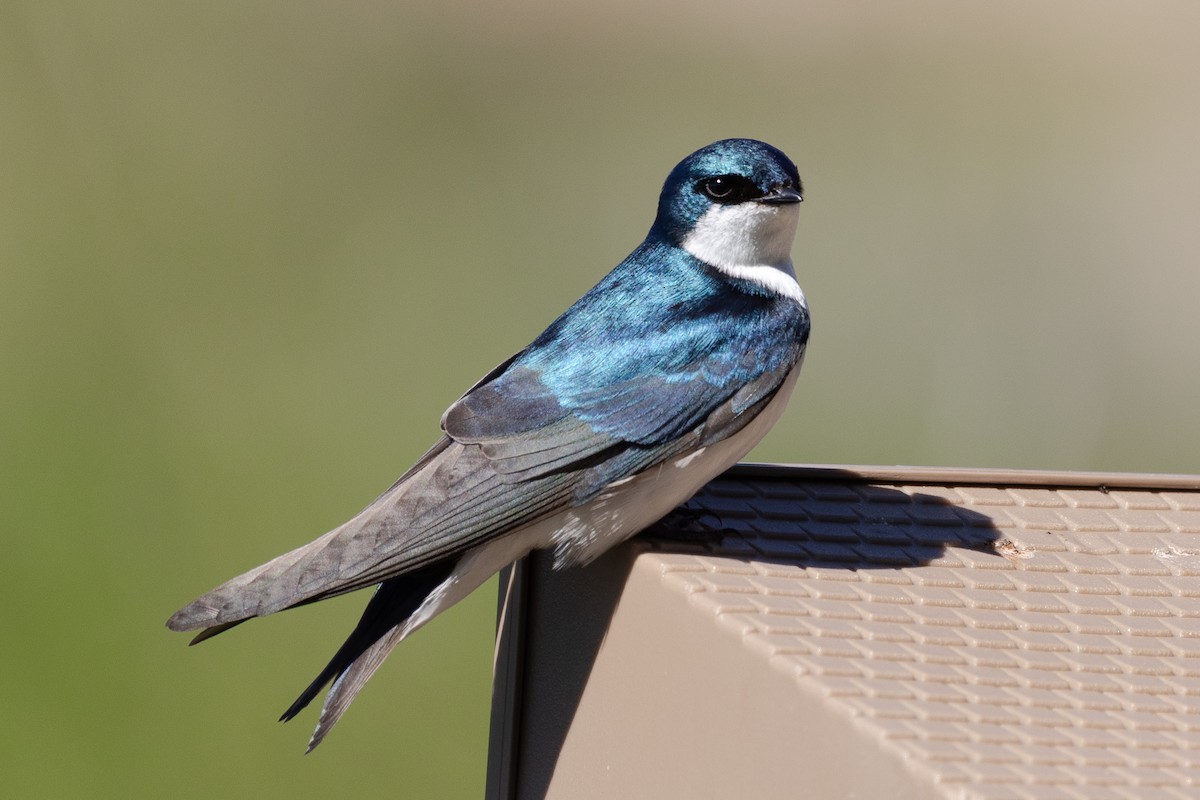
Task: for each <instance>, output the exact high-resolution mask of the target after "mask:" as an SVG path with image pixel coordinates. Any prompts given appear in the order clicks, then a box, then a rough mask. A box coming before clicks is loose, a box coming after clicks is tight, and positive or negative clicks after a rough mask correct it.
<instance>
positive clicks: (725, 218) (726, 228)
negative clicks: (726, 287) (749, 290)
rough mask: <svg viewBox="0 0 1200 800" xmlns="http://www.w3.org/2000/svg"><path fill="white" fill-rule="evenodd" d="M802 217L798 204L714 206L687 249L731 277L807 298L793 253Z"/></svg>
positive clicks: (687, 240)
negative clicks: (798, 279) (799, 221)
mask: <svg viewBox="0 0 1200 800" xmlns="http://www.w3.org/2000/svg"><path fill="white" fill-rule="evenodd" d="M798 218H799V208H798V207H797V206H796V205H792V204H788V205H766V204H763V203H755V202H748V203H739V204H738V205H735V206H720V205H718V206H713V207H712V208H710V209H709V210H708V211H706V212H705V213H704V215H703V216H702V217H700V219H699V220H697V222H696V227H695V228H694V229H693V230H692V232H691V233H689V234H688V235H687V236H686V237H685V238H684V240H683V242H682V245H683V249H684V250H686V251H687V252H689V253H691V254H692V255H694V256H695V257H696V258H698V259H700V260H701V261H703V262H704V263H706V264H711V265H712V266H714V267H716V268H717V269H719V270H721V271H722V272H724V273H725V274H726V275H729V276H730V277H734V278H740V279H742V280H747V281H752V282H754V283H757V284H759V285H760V286H764V287H766V288H767V289H769V290H771V291H773V292H776V293H778V294H781V295H783V296H784V297H790V298H792V299H793V300H796V301H798V302H800V303H803V302H804V292H802V291H801V290H800V284H799V283H797V282H796V273H795V271H794V270H793V268H792V259H791V251H792V242H793V240H794V239H795V238H796V222H797V220H798Z"/></svg>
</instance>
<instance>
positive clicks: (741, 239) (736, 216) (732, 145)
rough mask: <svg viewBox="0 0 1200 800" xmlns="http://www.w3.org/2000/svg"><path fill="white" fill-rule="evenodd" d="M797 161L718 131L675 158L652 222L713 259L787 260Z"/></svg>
mask: <svg viewBox="0 0 1200 800" xmlns="http://www.w3.org/2000/svg"><path fill="white" fill-rule="evenodd" d="M801 191H802V187H801V185H800V175H799V174H797V172H796V165H795V164H793V163H792V162H791V159H789V158H788V157H787V156H786V155H784V154H783V153H782V152H781V151H780V150H778V149H777V148H774V147H772V146H771V145H769V144H767V143H765V142H759V141H756V140H754V139H723V140H721V141H719V142H714V143H713V144H710V145H709V146H708V147H704V148H701V149H699V150H697V151H696V152H694V153H692V154H691V155H690V156H688V157H687V158H685V159H684V160H683V161H680V162H679V164H678V166H676V167H675V169H673V170H671V174H670V175H668V176H667V180H666V183H665V184H664V185H663V190H662V195H661V196H660V197H659V201H658V217H657V218H656V219H655V221H654V228H655V230H656V231H657V232H658V233H659V234H660V235H662V236H664V237H665V238H666V239H667V241H668V242H670V243H671V244H674V245H676V246H677V247H682V248H683V249H685V250H687V251H688V252H690V253H692V255H694V256H696V257H697V258H700V259H701V260H703V261H706V262H708V263H710V264H713V265H714V266H718V267H725V266H729V267H742V266H755V265H776V264H781V263H782V262H785V261H790V258H789V256H790V252H791V247H792V240H793V239H794V238H795V234H796V220H797V216H798V215H797V208H796V206H797V204H798V203H800V201H801V200H802V199H803V198H802V196H801Z"/></svg>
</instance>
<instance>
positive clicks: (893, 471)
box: [729, 462, 1200, 491]
mask: <svg viewBox="0 0 1200 800" xmlns="http://www.w3.org/2000/svg"><path fill="white" fill-rule="evenodd" d="M729 474H732V475H735V476H738V477H746V478H752V477H755V478H802V479H804V480H806V481H829V482H833V481H836V482H839V483H887V484H910V483H911V484H939V485H947V486H1022V487H1047V486H1053V487H1087V488H1089V489H1096V490H1099V491H1107V490H1110V489H1140V490H1143V491H1144V490H1174V491H1200V475H1173V474H1164V473H1150V472H1147V473H1140V472H1073V471H1069V470H1031V469H987V468H979V467H910V466H892V467H886V466H863V465H851V464H845V465H843V464H769V463H759V462H747V463H742V464H735V465H734V466H733V467H732V468H730V470H729Z"/></svg>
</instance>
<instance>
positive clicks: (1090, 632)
mask: <svg viewBox="0 0 1200 800" xmlns="http://www.w3.org/2000/svg"><path fill="white" fill-rule="evenodd" d="M630 549H631V552H632V555H630V556H629V558H630V563H632V564H634V566H633V567H632V568H630V569H629V570H628V572H627V574H628V580H627V582H626V583H625V590H624V591H625V594H624V596H623V597H621V599H620V601H619V603H618V604H615V605H614V606H613V607H612V608H615V610H612V608H610V612H611V618H612V624H611V626H609V628H608V629H607V630H606V631H604V633H603V636H602V637H600V638H601V639H602V640H603V643H602V644H601V643H600V639H597V640H596V644H595V648H596V650H595V653H594V654H593V656H592V661H591V663H590V665H585V666H587V667H588V668H585V669H584V670H583V672H584V673H585V674H588V673H589V672H590V677H589V678H587V686H585V687H582V688H578V689H577V690H572V692H574V694H572V693H571V692H563V693H560V694H559V695H554V693H553V687H552V686H551V687H550V688H549V689H547V694H546V695H545V696H543V694H542V693H531V691H530V689H529V688H528V684H529V681H531V680H533V681H537V682H538V683H537V685H538V686H539V687H541V686H545V685H547V676H551V677H550V680H549V682H550V683H553V676H559V679H561V676H562V674H563V673H564V672H565V671H567V670H564V668H563V667H562V665H561V663H559V664H557V666H556V665H555V664H546V663H542V662H541V661H539V658H541V659H545V658H550V659H551V660H553V659H560V660H561V659H562V658H564V656H562V655H561V650H563V649H569V648H570V645H571V642H570V640H569V635H570V632H571V631H573V630H574V627H573V626H575V625H577V624H578V621H579V619H580V618H581V617H583V616H586V613H587V612H586V609H585V610H583V611H581V610H579V609H577V608H575V607H574V606H570V607H569V608H568V609H567V610H563V609H564V607H563V606H562V604H564V603H573V602H576V601H574V600H566V599H564V598H569V597H574V596H575V595H576V594H577V592H576V591H575V589H570V590H567V591H564V590H561V589H556V588H555V587H556V586H559V584H556V583H555V581H561V580H567V579H564V578H561V577H559V574H553V573H551V572H550V571H549V570H548V569H544V577H543V578H541V579H540V580H541V583H538V584H536V585H537V586H538V587H540V588H539V589H538V593H537V597H538V599H537V602H538V603H542V604H546V605H549V606H550V607H551V608H552V610H551V611H550V612H543V613H549V614H550V616H549V617H546V616H544V617H543V618H542V619H540V621H538V622H536V624H534V625H533V627H531V629H530V630H531V631H535V632H536V630H539V629H540V630H545V631H547V633H544V634H542V636H541V641H540V642H539V639H538V637H537V636H533V635H531V641H530V642H529V644H528V645H527V646H526V648H525V649H526V650H527V651H528V652H529V656H528V664H527V665H526V666H525V667H524V669H525V671H527V672H529V673H530V675H531V676H532V677H526V678H525V679H524V680H525V682H526V689H525V692H524V695H525V704H526V709H527V714H528V715H529V716H530V717H532V718H535V719H538V720H541V719H542V718H543V717H544V713H543V712H541V711H539V710H538V707H537V703H538V702H544V703H546V706H547V708H549V707H550V706H552V705H553V706H554V707H555V708H557V707H559V706H562V705H570V704H573V705H571V708H572V711H571V712H570V713H567V714H566V715H565V716H566V717H567V718H568V720H567V721H566V722H564V723H563V727H564V729H565V732H564V733H563V734H562V735H561V736H560V737H559V739H558V740H557V741H556V742H555V744H554V745H553V746H552V747H551V748H550V749H549V751H548V754H547V752H540V753H539V755H538V757H537V758H534V759H531V760H530V761H528V763H527V764H526V766H525V767H524V769H525V771H526V772H527V773H528V772H530V771H533V772H536V771H537V770H538V769H542V770H543V771H544V772H546V774H545V775H542V776H541V777H538V778H537V780H535V781H534V782H533V783H534V784H535V787H534V788H535V790H534V791H531V792H522V793H518V794H520V796H543V795H551V796H576V797H582V796H598V797H599V796H606V794H607V795H609V796H616V795H612V794H611V792H612V791H615V790H617V789H618V788H621V787H624V788H623V790H624V791H628V790H629V786H650V784H649V783H644V782H643V783H639V782H638V780H641V779H636V775H634V776H633V777H631V778H630V782H629V783H628V784H620V783H619V779H620V775H621V770H622V769H624V768H625V767H626V765H625V762H627V761H629V760H630V759H637V758H639V754H640V753H645V754H646V757H647V758H648V759H650V758H653V757H655V754H654V750H655V749H656V748H657V749H662V748H664V747H666V745H665V743H666V742H670V741H675V740H680V739H684V740H686V741H687V744H686V748H685V749H688V750H691V751H695V750H696V749H698V748H701V749H703V748H705V746H706V742H707V743H708V744H709V745H710V749H711V751H712V752H705V753H701V754H699V755H698V758H697V761H698V763H699V767H693V768H689V769H690V770H691V771H680V773H679V774H678V775H675V776H673V777H671V778H670V779H669V780H664V785H665V786H668V787H672V786H673V787H676V788H680V789H681V790H682V787H683V786H684V783H683V782H685V781H686V780H688V775H691V774H692V772H694V770H695V769H700V770H701V771H703V770H704V769H706V768H709V769H710V770H711V771H710V772H708V773H707V777H705V778H704V780H698V781H697V783H696V785H695V786H692V787H690V788H689V789H688V791H689V796H707V795H706V787H710V788H711V789H712V792H713V796H718V795H719V794H720V793H721V792H725V791H729V789H728V787H722V788H721V789H720V790H719V791H718V790H717V788H716V787H718V785H719V784H720V781H721V775H722V774H724V773H725V772H727V771H729V770H731V769H734V768H735V763H734V762H736V761H738V760H743V761H744V760H746V758H747V757H746V756H744V755H743V756H733V755H729V753H730V752H733V751H734V750H735V748H736V745H735V743H736V741H737V740H738V739H743V738H746V737H747V736H753V735H756V734H765V736H766V738H767V739H768V740H769V739H770V738H771V737H775V738H776V739H785V740H786V742H784V744H785V745H786V746H787V747H792V748H793V749H792V750H791V751H789V750H787V749H786V748H785V749H784V750H782V751H780V752H777V753H775V754H774V755H771V754H770V753H771V750H770V745H755V746H754V748H757V749H754V748H748V749H746V750H745V753H749V754H751V755H750V756H749V759H750V760H751V761H752V762H753V761H755V755H754V754H761V755H760V757H759V758H758V759H757V764H756V765H755V769H757V770H761V771H763V772H764V773H770V775H771V777H769V778H767V779H764V781H763V783H762V784H760V785H758V786H757V788H753V789H751V788H749V787H748V788H747V790H746V792H744V793H742V796H758V797H763V796H768V795H770V796H775V795H773V794H770V791H771V789H772V788H778V789H780V790H781V791H779V792H778V795H779V796H821V797H832V796H857V797H876V796H878V797H888V796H893V797H901V796H903V797H955V798H957V797H964V798H966V797H970V798H975V797H979V798H1046V797H1068V798H1088V799H1089V800H1091V799H1092V798H1108V797H1113V798H1116V797H1120V798H1152V797H1170V798H1192V797H1198V796H1200V479H1197V478H1179V477H1170V476H1119V475H1080V474H1057V475H1053V474H1038V473H1021V472H1004V473H987V472H978V471H976V472H970V471H966V472H964V471H944V470H943V471H938V470H921V469H912V470H904V469H894V470H879V469H867V468H861V469H859V468H853V469H851V468H847V469H833V468H826V469H811V468H807V469H806V468H782V467H774V468H769V467H768V468H755V467H739V468H735V469H734V470H733V471H731V472H730V473H727V474H726V475H725V476H722V477H721V478H719V479H717V480H716V481H714V482H713V483H711V484H710V485H709V486H708V487H706V488H705V489H704V490H703V491H702V492H701V493H700V494H699V495H698V496H697V497H696V498H694V499H693V500H692V501H691V502H690V503H688V504H687V505H686V506H685V507H684V508H683V509H681V510H680V511H677V512H675V513H674V514H673V515H672V516H670V517H668V518H667V519H666V520H664V521H663V523H660V525H659V526H658V527H657V528H655V529H653V530H652V531H651V532H650V533H649V536H648V537H643V539H642V540H641V541H639V542H638V543H636V544H634V545H631V548H630ZM635 557H636V561H634V560H633V559H634V558H635ZM538 569H539V568H538V567H537V563H536V562H535V565H534V567H533V570H534V573H536V571H537V570H538ZM602 569H603V567H602ZM589 571H590V568H589V570H582V571H578V572H581V573H585V574H586V573H588V572H589ZM562 574H564V575H565V574H566V573H562ZM639 576H640V577H639ZM569 580H579V579H575V578H571V579H569ZM605 580H608V579H606V578H604V576H603V575H601V576H600V577H599V578H597V579H596V581H597V582H596V584H595V585H594V586H592V588H590V589H588V590H587V591H591V592H595V591H597V588H596V587H602V586H604V585H605V583H604V581H605ZM618 582H619V581H618ZM562 586H566V584H562ZM672 598H679V601H678V602H676V601H675V600H672ZM670 609H675V611H670ZM555 613H558V614H559V615H560V616H561V617H562V618H561V619H557V621H556V619H555V618H554V617H553V615H554V614H555ZM668 614H674V616H668ZM664 625H666V626H669V629H668V630H663V629H662V628H663V626H664ZM638 626H645V627H646V628H647V629H648V631H649V632H645V631H643V632H642V633H640V634H637V635H634V634H631V633H623V631H626V630H628V629H633V628H637V627H638ZM695 630H699V631H701V632H703V631H705V630H707V631H708V633H707V634H703V633H702V634H701V636H700V638H699V640H698V643H697V644H696V646H695V648H693V649H691V650H689V649H688V648H689V646H690V645H689V644H688V641H689V640H688V637H689V636H692V635H693V634H692V633H689V631H695ZM555 631H557V633H555ZM564 637H566V638H564ZM655 639H657V640H658V642H660V643H662V642H665V643H667V644H666V645H665V646H664V645H661V644H660V645H659V648H660V650H659V651H655V650H654V648H655V644H654V641H655ZM539 648H541V649H542V651H546V650H549V651H551V652H552V655H550V656H545V655H543V656H539V655H538V653H539ZM606 654H611V655H610V656H609V657H606ZM730 654H732V655H730ZM689 665H694V672H692V673H689V670H690V669H692V667H691V666H689ZM720 665H725V666H726V667H728V668H729V669H730V670H733V671H738V672H741V673H746V674H749V677H748V679H747V680H746V681H743V682H740V683H736V682H729V683H724V682H721V681H720V680H718V679H717V678H716V676H715V675H714V672H715V671H717V670H718V669H720V668H721V666H720ZM755 665H758V667H761V669H757V668H756V667H755ZM756 670H757V675H756V674H754V673H756ZM658 672H661V673H662V674H661V675H659V674H657V673H658ZM773 681H774V682H775V683H773ZM779 681H782V682H779ZM689 683H691V684H695V686H694V687H692V688H690V689H686V690H685V689H683V688H680V689H678V692H679V697H678V698H677V697H675V694H676V684H689ZM779 686H782V687H783V689H782V695H783V696H780V690H779V688H778V687H779ZM788 686H790V687H792V688H791V689H790V690H789V689H788V688H787V687H788ZM770 687H775V688H770ZM705 692H710V693H712V694H713V696H714V700H713V702H712V703H710V704H708V705H706V703H705V701H704V699H703V697H702V696H701V697H697V693H699V694H700V695H703V693H705ZM770 692H775V693H776V695H775V697H776V699H772V700H770V701H769V702H768V703H767V704H766V705H765V706H764V707H763V709H762V710H761V711H760V712H755V711H753V709H754V708H755V707H756V706H755V703H756V702H758V700H757V695H758V694H762V693H770ZM531 694H532V699H531V698H530V696H531ZM786 695H794V696H795V698H798V699H795V703H798V705H789V703H792V702H793V700H792V699H789V698H788V697H787V696H786ZM518 696H520V695H519V694H518ZM564 698H566V699H565V700H564ZM731 698H732V699H731ZM510 699H511V698H510ZM623 701H628V703H629V704H630V705H632V706H633V707H634V709H635V710H634V711H632V712H631V711H629V710H623V711H618V710H617V708H616V707H617V706H619V704H620V703H621V702H623ZM531 703H532V705H531ZM721 703H725V704H727V705H728V706H729V709H726V710H725V711H721V710H719V706H720V704H721ZM638 709H640V711H639V710H638ZM773 709H777V710H778V713H777V714H776V715H775V716H772V713H773ZM639 713H640V714H641V716H637V715H638V714H639ZM539 714H542V716H539ZM707 717H711V726H712V727H711V729H710V730H708V731H707V734H708V736H709V737H710V738H709V739H708V740H706V739H704V738H702V737H700V736H699V735H698V734H697V735H693V734H692V733H691V732H693V731H695V730H696V729H698V728H699V729H703V728H704V726H705V724H706V721H707ZM793 725H794V726H795V727H792V726H793ZM739 726H740V728H741V729H738V728H739ZM551 727H552V726H551ZM517 738H520V737H517ZM525 740H526V747H527V749H528V748H530V747H532V745H531V744H529V736H528V735H526V736H525ZM514 741H516V739H514ZM722 742H724V744H722ZM822 745H825V746H826V747H827V750H825V751H823V752H822V753H821V754H820V755H818V756H813V755H812V754H813V752H815V750H814V748H820V747H821V746H822ZM556 748H557V749H556ZM622 748H623V749H622ZM722 753H724V758H723V759H716V761H718V762H720V763H719V765H716V764H714V763H713V762H714V755H715V754H716V755H719V754H722ZM675 757H679V756H678V754H676V755H675V756H672V758H675ZM806 757H808V758H809V760H808V761H805V760H804V759H805V758H806ZM555 759H557V763H558V770H557V774H551V773H554V772H555V768H554V766H550V767H543V766H541V765H542V764H543V763H544V762H546V761H549V762H551V764H553V762H554V761H555ZM788 759H793V760H795V762H796V767H795V769H796V770H797V771H798V772H799V773H801V774H803V775H806V776H807V778H806V783H807V785H808V788H809V789H810V791H809V792H806V791H803V790H802V787H800V786H797V785H795V784H788V785H786V786H781V784H784V783H786V782H787V781H788V780H790V779H789V778H788V776H787V774H786V773H785V772H778V773H775V772H772V770H776V769H777V768H778V767H779V765H778V764H777V763H776V762H779V761H787V760H788ZM663 761H669V759H666V758H665V757H663V758H661V759H660V763H662V762H663ZM784 766H785V767H786V765H784ZM889 768H890V769H892V770H893V772H891V773H887V772H886V770H887V769H889ZM872 770H875V771H880V774H881V775H885V777H884V778H881V779H879V781H877V782H876V783H874V784H872V783H870V781H868V780H867V779H866V778H864V777H862V775H857V776H856V775H855V774H854V773H855V772H856V771H857V772H859V773H863V774H865V773H866V772H869V771H872ZM652 772H653V771H652V770H650V771H648V772H647V773H645V774H647V775H649V774H652ZM825 773H828V774H825ZM835 773H837V774H836V775H835ZM843 773H845V774H844V775H843ZM839 776H840V777H839ZM889 776H890V777H889ZM745 780H746V779H745V778H739V781H741V784H735V786H736V785H743V786H747V784H746V783H745ZM839 780H840V781H841V782H840V783H839ZM606 781H607V782H608V783H606ZM856 781H857V782H856ZM547 787H548V790H547ZM584 787H588V788H586V789H585V788H584ZM818 787H822V788H818ZM888 787H892V788H890V789H889V788H888ZM555 790H558V791H555ZM811 790H816V791H817V794H811ZM657 791H659V792H661V791H663V789H662V788H661V787H660V788H659V789H657ZM589 792H591V793H589ZM839 792H840V794H839ZM735 794H736V792H735ZM493 796H496V795H493ZM646 796H650V795H646ZM655 796H662V795H661V794H658V795H655Z"/></svg>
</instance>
